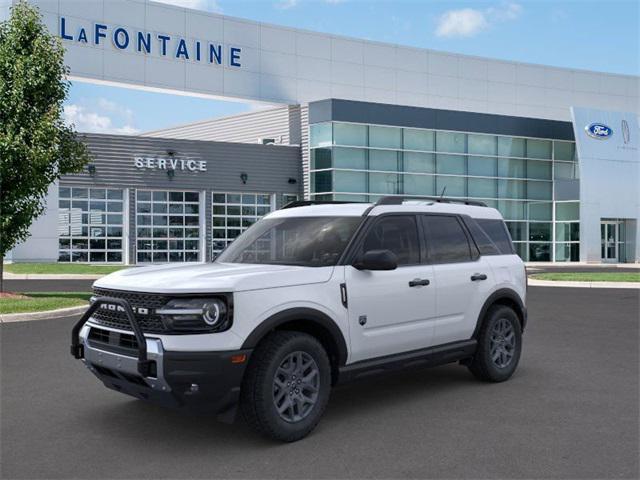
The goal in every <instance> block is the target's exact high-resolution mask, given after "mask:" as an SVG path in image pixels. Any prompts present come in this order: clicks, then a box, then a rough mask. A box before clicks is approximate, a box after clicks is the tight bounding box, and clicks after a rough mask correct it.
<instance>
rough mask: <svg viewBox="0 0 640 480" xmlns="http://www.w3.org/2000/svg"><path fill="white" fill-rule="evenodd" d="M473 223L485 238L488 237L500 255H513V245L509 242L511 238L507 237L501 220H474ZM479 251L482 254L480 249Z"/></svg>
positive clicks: (507, 233) (506, 231)
mask: <svg viewBox="0 0 640 480" xmlns="http://www.w3.org/2000/svg"><path fill="white" fill-rule="evenodd" d="M475 221H476V223H477V224H478V226H479V227H480V228H481V229H482V231H483V232H484V233H485V234H486V236H487V237H489V239H490V240H491V242H493V244H494V246H495V248H497V249H498V252H499V254H500V255H512V254H514V253H515V250H514V249H513V243H512V242H511V236H510V235H509V231H508V230H507V226H506V225H505V224H504V222H503V221H502V220H498V219H493V218H491V219H489V218H476V219H475ZM474 238H475V235H474ZM476 241H477V240H476ZM478 247H479V248H480V245H478ZM480 251H481V252H482V249H480ZM495 254H496V253H486V254H485V255H495Z"/></svg>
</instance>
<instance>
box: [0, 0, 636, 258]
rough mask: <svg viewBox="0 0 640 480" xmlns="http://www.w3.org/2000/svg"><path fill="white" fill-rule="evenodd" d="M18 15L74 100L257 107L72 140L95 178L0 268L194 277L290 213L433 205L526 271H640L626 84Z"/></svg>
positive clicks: (147, 19)
mask: <svg viewBox="0 0 640 480" xmlns="http://www.w3.org/2000/svg"><path fill="white" fill-rule="evenodd" d="M32 3H34V4H36V5H38V6H39V7H40V9H41V12H42V15H43V18H44V21H45V22H46V24H47V25H48V27H49V28H50V30H51V31H52V32H54V33H55V34H56V35H58V36H60V38H61V39H62V42H63V45H64V46H65V48H66V61H67V63H68V65H69V67H70V72H71V77H72V79H74V80H78V81H89V82H95V83H100V84H107V85H119V86H127V87H131V88H135V89H144V90H149V91H158V92H167V93H176V94H182V95H192V96H199V97H203V98H217V99H231V100H240V101H246V102H252V103H264V104H265V105H266V107H265V108H264V109H259V110H255V111H251V112H248V113H244V114H240V115H234V116H230V117H224V118H218V119H212V120H208V121H202V122H196V123H192V124H188V125H178V126H175V127H172V128H167V129H163V130H159V131H154V132H146V133H143V134H141V135H137V136H122V135H103V134H83V135H82V139H83V141H84V142H86V144H87V145H88V147H89V150H90V152H91V156H92V160H91V163H90V164H89V165H88V166H87V167H86V169H85V171H83V172H82V173H79V174H75V175H66V176H64V177H63V178H61V180H60V182H59V183H57V184H55V185H52V187H51V189H50V192H49V195H48V198H47V210H46V212H45V213H44V214H43V216H42V217H41V218H39V219H38V220H37V221H36V222H35V223H34V225H33V226H32V229H31V233H32V235H31V237H30V238H29V239H28V240H27V241H25V242H24V243H23V244H21V245H18V246H17V247H16V248H14V250H13V251H12V252H10V254H9V256H8V257H7V260H12V261H60V262H91V263H126V264H148V263H164V262H204V261H210V260H211V259H212V258H214V257H215V255H216V254H217V253H218V252H220V251H221V250H222V249H223V248H224V247H225V246H226V245H227V244H228V243H230V242H231V241H233V239H235V238H236V237H237V236H238V235H239V234H240V233H241V232H242V231H243V230H245V229H246V228H248V227H249V226H250V225H251V224H253V223H254V222H255V221H256V220H258V219H259V218H260V217H262V216H264V215H265V214H267V213H268V212H270V211H272V210H273V209H277V208H280V207H281V206H282V205H284V204H286V203H288V202H290V201H293V200H296V199H302V198H305V199H312V200H313V199H315V200H340V201H361V202H371V201H375V200H376V199H378V198H380V197H381V196H386V195H407V196H417V197H421V196H425V197H426V196H441V195H443V196H446V197H454V198H458V199H473V200H480V201H483V202H485V203H486V204H487V205H489V206H491V207H495V208H497V209H498V210H499V211H500V212H501V213H502V215H503V216H504V218H505V220H506V221H507V226H508V228H509V231H510V232H511V236H512V239H513V241H514V245H515V247H516V250H517V252H518V254H519V255H520V256H521V257H522V258H523V259H524V260H526V261H530V262H583V263H600V262H620V263H623V262H624V263H633V262H639V261H640V222H639V220H640V188H639V187H640V153H639V146H640V143H639V137H640V129H639V128H638V116H639V114H640V102H639V90H640V78H639V77H636V76H626V75H616V74H609V73H600V72H590V71H583V70H575V69H564V68H557V67H551V66H542V65H531V64H524V63H518V62H509V61H503V60H495V59H488V58H480V57H471V56H465V55H458V54H452V53H445V52H437V51H432V50H428V49H419V48H412V47H405V46H400V45H394V44H386V43H379V42H371V41H366V40H359V39H354V38H346V37H341V36H336V35H329V34H324V33H317V32H310V31H303V30H298V29H293V28H288V27H280V26H275V25H267V24H263V23H258V22H254V21H249V20H243V19H238V18H231V17H227V16H223V15H218V14H213V13H208V12H201V11H196V10H190V9H184V8H179V7H174V6H170V5H165V4H159V3H155V2H152V1H143V0H86V1H82V2H77V1H74V0H55V1H49V0H38V1H36V0H32ZM10 4H11V2H10V1H3V0H0V19H2V18H3V17H6V16H7V15H8V11H9V7H10ZM167 114H168V115H170V112H167Z"/></svg>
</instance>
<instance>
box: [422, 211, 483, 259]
mask: <svg viewBox="0 0 640 480" xmlns="http://www.w3.org/2000/svg"><path fill="white" fill-rule="evenodd" d="M422 221H423V223H424V227H425V231H426V234H427V246H428V248H429V260H430V261H431V263H455V262H470V261H471V260H472V258H471V248H470V245H469V240H468V239H467V235H466V233H465V232H464V229H463V228H462V225H461V224H460V221H459V220H458V218H457V217H454V216H445V215H424V216H423V217H422Z"/></svg>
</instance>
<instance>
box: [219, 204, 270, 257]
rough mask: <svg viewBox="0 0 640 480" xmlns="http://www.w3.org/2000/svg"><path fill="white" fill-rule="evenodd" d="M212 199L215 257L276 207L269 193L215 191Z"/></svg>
mask: <svg viewBox="0 0 640 480" xmlns="http://www.w3.org/2000/svg"><path fill="white" fill-rule="evenodd" d="M211 200H212V202H211V206H212V237H213V242H212V249H211V250H212V256H213V257H216V256H217V255H218V254H219V253H220V252H221V251H222V250H224V249H225V247H226V246H227V245H229V244H230V243H231V242H233V241H234V240H235V239H236V238H237V237H238V236H239V235H240V234H241V233H242V232H244V231H245V230H246V229H247V228H249V227H250V226H251V225H253V224H254V223H256V222H257V221H258V220H259V219H260V218H262V217H264V216H265V215H266V214H268V213H269V212H271V211H273V210H274V208H275V207H274V199H273V195H271V194H269V193H232V192H214V193H213V194H212V196H211Z"/></svg>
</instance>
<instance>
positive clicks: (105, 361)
mask: <svg viewBox="0 0 640 480" xmlns="http://www.w3.org/2000/svg"><path fill="white" fill-rule="evenodd" d="M525 294H526V275H525V269H524V265H523V263H522V261H521V260H520V258H519V257H518V256H517V255H516V254H515V252H514V249H513V245H512V243H511V238H510V236H509V232H508V230H507V228H506V226H505V223H504V221H503V220H502V217H501V216H500V213H498V211H497V210H495V209H493V208H489V207H486V206H485V205H484V204H482V203H478V202H471V201H467V202H465V201H458V200H453V199H446V198H426V199H425V198H422V199H412V198H410V197H383V198H382V199H380V200H379V201H378V202H377V203H375V204H363V203H362V204H361V203H344V204H341V203H339V202H310V201H300V202H294V203H293V204H289V205H287V206H285V207H284V208H282V209H281V210H279V211H276V212H273V213H271V214H269V215H267V216H266V217H264V218H263V219H262V220H260V221H259V222H257V223H256V224H255V225H253V226H252V227H251V228H249V229H248V230H247V231H246V232H244V233H243V234H242V235H241V236H240V237H238V239H236V241H235V242H233V243H232V244H231V245H229V246H228V247H227V249H226V250H225V251H224V252H222V254H220V256H219V257H218V258H217V259H216V260H215V261H214V262H213V263H208V264H198V265H185V264H181V265H157V266H149V267H144V268H132V269H127V270H122V271H119V272H116V273H112V274H111V275H108V276H106V277H103V278H101V279H100V280H98V281H96V282H95V284H94V297H93V298H92V303H91V305H90V307H89V309H88V310H87V312H86V313H85V315H84V316H83V317H82V318H81V319H80V320H79V321H78V323H77V324H76V325H75V327H74V328H73V332H72V345H71V353H72V354H73V355H74V356H75V358H79V359H82V360H83V362H84V364H85V365H86V367H87V368H88V369H89V370H90V371H91V372H92V373H94V374H95V375H96V376H97V377H98V378H99V379H100V380H101V381H102V382H103V383H104V385H105V386H107V387H109V388H111V389H114V390H116V391H119V392H122V393H126V394H129V395H132V396H134V397H137V398H140V399H145V400H150V401H155V402H159V403H161V404H164V405H171V406H178V407H179V406H188V407H193V408H202V409H204V410H206V411H208V412H216V413H218V414H219V416H220V417H221V418H222V419H223V420H227V421H231V420H233V419H234V418H235V413H236V408H237V406H238V405H239V407H240V410H241V412H242V414H243V416H244V418H245V419H246V420H247V422H248V423H249V424H250V425H251V426H253V427H254V428H256V429H257V430H258V431H260V432H262V433H264V434H267V435H268V436H270V437H272V438H275V439H278V440H282V441H294V440H298V439H300V438H302V437H304V436H305V435H307V434H308V433H309V432H311V430H313V428H314V427H315V426H316V425H317V423H318V421H319V420H320V417H321V416H322V414H323V411H324V409H325V407H326V405H327V402H328V401H329V394H330V391H331V387H332V386H333V385H335V384H337V383H338V382H344V381H348V380H351V379H354V378H357V377H360V376H362V375H366V374H370V373H372V372H377V371H384V370H391V369H395V368H405V367H408V366H414V365H423V366H435V365H442V364H445V363H451V362H459V363H460V364H462V365H465V366H467V367H468V368H469V370H470V371H471V373H472V374H473V375H474V376H475V377H477V378H479V379H481V380H484V381H489V382H501V381H504V380H507V379H508V378H509V377H511V375H512V374H513V372H514V371H515V369H516V367H517V365H518V361H519V359H520V352H521V349H522V332H523V330H524V328H525V325H526V321H527V311H526V308H525Z"/></svg>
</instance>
